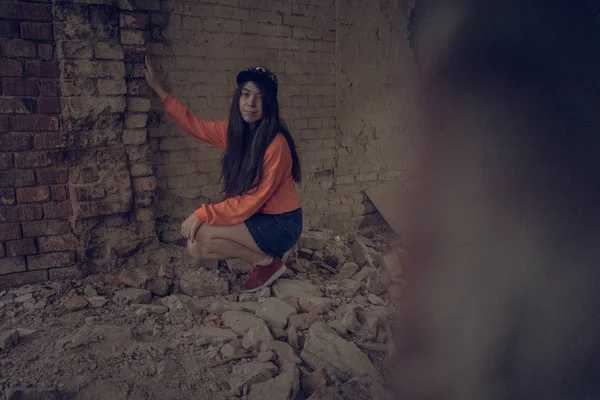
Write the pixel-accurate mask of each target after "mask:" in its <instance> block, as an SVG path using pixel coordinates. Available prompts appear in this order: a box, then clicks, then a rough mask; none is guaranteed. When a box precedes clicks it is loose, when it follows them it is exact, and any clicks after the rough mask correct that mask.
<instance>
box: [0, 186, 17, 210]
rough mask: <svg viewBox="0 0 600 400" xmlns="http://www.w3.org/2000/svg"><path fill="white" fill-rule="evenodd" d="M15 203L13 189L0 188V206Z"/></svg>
mask: <svg viewBox="0 0 600 400" xmlns="http://www.w3.org/2000/svg"><path fill="white" fill-rule="evenodd" d="M13 204H15V191H14V189H0V206H12V205H13Z"/></svg>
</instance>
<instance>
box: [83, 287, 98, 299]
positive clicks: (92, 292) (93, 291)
mask: <svg viewBox="0 0 600 400" xmlns="http://www.w3.org/2000/svg"><path fill="white" fill-rule="evenodd" d="M83 294H85V295H86V297H96V296H98V291H97V290H96V289H94V288H93V287H92V286H91V285H86V287H85V289H83Z"/></svg>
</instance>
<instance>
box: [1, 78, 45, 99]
mask: <svg viewBox="0 0 600 400" xmlns="http://www.w3.org/2000/svg"><path fill="white" fill-rule="evenodd" d="M2 87H3V92H2V93H3V94H4V96H29V97H35V96H37V95H39V94H40V87H39V82H38V81H37V80H36V79H18V78H10V79H3V80H2Z"/></svg>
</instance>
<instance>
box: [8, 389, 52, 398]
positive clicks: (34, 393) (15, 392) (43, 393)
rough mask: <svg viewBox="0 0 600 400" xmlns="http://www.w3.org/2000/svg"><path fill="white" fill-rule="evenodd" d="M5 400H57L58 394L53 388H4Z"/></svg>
mask: <svg viewBox="0 0 600 400" xmlns="http://www.w3.org/2000/svg"><path fill="white" fill-rule="evenodd" d="M5 394H6V399H7V400H58V399H60V398H61V396H60V393H59V392H58V390H56V389H55V388H47V389H43V388H24V387H13V388H6V391H5Z"/></svg>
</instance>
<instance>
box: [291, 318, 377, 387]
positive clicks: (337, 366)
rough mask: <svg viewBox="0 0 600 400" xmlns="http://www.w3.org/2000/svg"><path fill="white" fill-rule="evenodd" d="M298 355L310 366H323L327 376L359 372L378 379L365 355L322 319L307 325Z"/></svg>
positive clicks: (345, 376)
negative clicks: (302, 346) (300, 351)
mask: <svg viewBox="0 0 600 400" xmlns="http://www.w3.org/2000/svg"><path fill="white" fill-rule="evenodd" d="M300 358H302V360H304V362H306V364H308V365H309V366H310V367H311V368H313V369H318V368H320V367H323V368H324V369H325V370H326V371H327V374H328V375H329V376H335V377H336V378H337V379H339V380H341V381H346V380H348V379H351V378H354V377H357V376H362V375H368V376H370V377H371V378H373V379H375V380H377V381H381V375H380V374H379V372H378V371H377V370H376V369H375V367H374V366H373V364H371V361H370V360H369V358H368V357H367V355H366V354H365V353H363V352H362V351H361V350H360V349H359V348H358V347H356V345H355V344H354V343H351V342H349V341H347V340H345V339H343V338H341V337H340V336H339V335H338V334H337V333H336V332H335V331H334V330H333V329H331V328H329V327H328V326H327V325H325V324H324V323H322V322H317V323H315V324H313V325H312V326H311V328H310V329H309V331H308V334H307V337H306V341H305V343H304V348H303V350H302V353H301V354H300Z"/></svg>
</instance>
